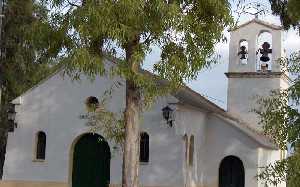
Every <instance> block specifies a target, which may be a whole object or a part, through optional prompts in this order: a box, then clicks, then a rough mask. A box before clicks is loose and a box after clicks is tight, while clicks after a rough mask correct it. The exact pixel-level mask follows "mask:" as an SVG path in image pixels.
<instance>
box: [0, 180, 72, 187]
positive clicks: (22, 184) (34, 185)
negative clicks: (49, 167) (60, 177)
mask: <svg viewBox="0 0 300 187" xmlns="http://www.w3.org/2000/svg"><path fill="white" fill-rule="evenodd" d="M0 187H68V184H66V183H61V182H31V181H1V182H0Z"/></svg>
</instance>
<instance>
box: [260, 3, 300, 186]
mask: <svg viewBox="0 0 300 187" xmlns="http://www.w3.org/2000/svg"><path fill="white" fill-rule="evenodd" d="M270 3H271V7H272V10H273V13H274V14H275V15H279V16H280V18H281V21H282V24H283V25H284V27H285V29H289V28H290V27H295V28H297V27H299V21H300V13H299V11H298V10H299V7H300V2H299V1H297V0H289V1H287V0H270ZM279 61H280V62H281V64H282V65H283V66H284V67H287V69H286V70H285V71H288V72H289V73H290V75H292V76H291V77H292V78H293V80H292V81H291V85H290V87H289V88H288V89H286V90H274V91H273V92H272V93H271V95H270V96H269V97H267V98H261V99H260V100H259V103H260V104H261V107H260V108H259V109H258V110H257V113H258V114H259V115H260V116H261V119H262V120H261V124H262V125H263V129H264V132H265V133H266V134H267V135H268V136H270V137H271V138H272V139H273V140H274V142H276V143H277V144H278V145H279V146H280V148H281V149H283V150H286V149H287V148H289V149H290V150H291V152H292V153H291V155H290V156H289V157H288V158H286V159H283V160H281V161H278V162H276V163H275V164H270V165H269V166H267V167H266V168H265V169H264V170H263V171H262V172H261V173H260V174H259V175H258V177H259V178H260V179H263V180H265V181H266V184H274V185H276V184H279V183H280V182H283V181H287V183H288V186H290V187H297V186H299V185H300V149H299V148H300V146H299V145H300V113H299V103H300V79H299V73H300V66H299V62H300V54H299V52H294V53H293V54H292V55H291V56H290V57H289V58H282V59H279Z"/></svg>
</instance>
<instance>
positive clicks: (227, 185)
mask: <svg viewBox="0 0 300 187" xmlns="http://www.w3.org/2000/svg"><path fill="white" fill-rule="evenodd" d="M244 186H245V171H244V165H243V162H242V161H241V160H240V159H239V158H238V157H235V156H227V157H225V158H224V159H223V160H222V162H221V165H220V168H219V187H244Z"/></svg>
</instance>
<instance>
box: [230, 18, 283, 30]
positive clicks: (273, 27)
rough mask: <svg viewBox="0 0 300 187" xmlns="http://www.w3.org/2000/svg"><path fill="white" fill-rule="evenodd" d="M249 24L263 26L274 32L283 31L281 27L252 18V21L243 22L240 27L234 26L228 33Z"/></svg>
mask: <svg viewBox="0 0 300 187" xmlns="http://www.w3.org/2000/svg"><path fill="white" fill-rule="evenodd" d="M250 23H257V24H260V25H264V26H266V27H269V28H271V29H274V30H282V29H283V27H282V26H279V25H276V24H273V23H269V22H266V21H263V20H261V19H258V18H254V19H252V20H250V21H247V22H245V23H243V24H241V25H237V26H235V27H233V28H230V29H229V30H228V31H229V32H231V31H235V30H237V29H239V28H242V27H244V26H247V25H249V24H250Z"/></svg>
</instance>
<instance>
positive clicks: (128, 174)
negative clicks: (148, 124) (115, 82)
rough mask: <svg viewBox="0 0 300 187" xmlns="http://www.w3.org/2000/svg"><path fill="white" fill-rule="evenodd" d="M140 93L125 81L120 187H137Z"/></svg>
mask: <svg viewBox="0 0 300 187" xmlns="http://www.w3.org/2000/svg"><path fill="white" fill-rule="evenodd" d="M139 103H140V93H139V90H138V89H137V88H136V87H135V86H134V84H133V83H132V82H130V81H126V108H125V115H124V120H125V142H124V143H125V145H124V155H123V171H122V172H123V173H122V174H123V178H122V187H138V185H139V180H138V177H139V176H138V174H139V172H138V171H139V152H140V150H139V139H140V136H139V134H140V133H139V125H140V124H139V122H140V121H139V120H140V118H139V114H140V106H139Z"/></svg>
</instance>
